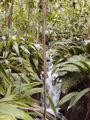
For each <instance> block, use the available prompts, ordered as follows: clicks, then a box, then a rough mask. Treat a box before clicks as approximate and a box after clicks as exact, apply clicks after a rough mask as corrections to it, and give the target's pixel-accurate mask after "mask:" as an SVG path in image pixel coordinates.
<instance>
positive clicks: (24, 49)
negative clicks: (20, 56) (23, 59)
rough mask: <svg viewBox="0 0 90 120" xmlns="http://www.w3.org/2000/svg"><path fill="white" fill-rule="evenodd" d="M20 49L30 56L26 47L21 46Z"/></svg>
mask: <svg viewBox="0 0 90 120" xmlns="http://www.w3.org/2000/svg"><path fill="white" fill-rule="evenodd" d="M20 48H21V49H22V50H23V51H24V52H25V53H27V54H30V52H29V50H28V49H27V48H26V47H25V46H20Z"/></svg>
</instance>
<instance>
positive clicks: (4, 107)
mask: <svg viewBox="0 0 90 120" xmlns="http://www.w3.org/2000/svg"><path fill="white" fill-rule="evenodd" d="M0 113H3V114H9V115H13V116H15V117H16V118H18V119H23V120H33V119H32V117H30V116H29V115H28V114H26V113H25V112H24V111H22V110H19V109H17V108H15V107H13V106H12V105H10V104H6V103H1V104H0Z"/></svg>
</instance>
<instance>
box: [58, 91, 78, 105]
mask: <svg viewBox="0 0 90 120" xmlns="http://www.w3.org/2000/svg"><path fill="white" fill-rule="evenodd" d="M78 93H79V92H72V93H69V94H67V95H65V96H64V97H63V98H62V99H61V100H60V102H59V105H60V106H61V105H63V104H64V103H66V102H67V101H69V100H70V99H71V98H72V97H73V96H76V95H77V94H78Z"/></svg>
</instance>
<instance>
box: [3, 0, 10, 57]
mask: <svg viewBox="0 0 90 120" xmlns="http://www.w3.org/2000/svg"><path fill="white" fill-rule="evenodd" d="M8 9H9V6H8V4H7V0H5V27H6V28H7V14H8ZM5 37H6V47H5V54H4V57H3V59H5V57H6V53H7V51H8V34H6V35H5Z"/></svg>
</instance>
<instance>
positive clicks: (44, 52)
mask: <svg viewBox="0 0 90 120" xmlns="http://www.w3.org/2000/svg"><path fill="white" fill-rule="evenodd" d="M45 16H46V6H45V0H42V21H43V25H42V32H43V58H44V82H43V83H44V120H46V77H47V67H46V40H45Z"/></svg>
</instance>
